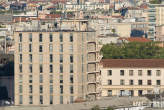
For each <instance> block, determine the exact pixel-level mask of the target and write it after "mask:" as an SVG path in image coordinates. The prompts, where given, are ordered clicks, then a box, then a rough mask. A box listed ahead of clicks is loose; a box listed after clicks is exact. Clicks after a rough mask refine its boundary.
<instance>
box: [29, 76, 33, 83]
mask: <svg viewBox="0 0 164 110" xmlns="http://www.w3.org/2000/svg"><path fill="white" fill-rule="evenodd" d="M29 83H32V75H29Z"/></svg>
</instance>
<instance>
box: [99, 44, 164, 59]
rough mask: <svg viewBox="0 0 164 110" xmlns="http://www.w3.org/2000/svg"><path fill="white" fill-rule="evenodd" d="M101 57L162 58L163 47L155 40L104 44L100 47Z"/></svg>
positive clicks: (163, 54) (163, 56) (163, 55)
mask: <svg viewBox="0 0 164 110" xmlns="http://www.w3.org/2000/svg"><path fill="white" fill-rule="evenodd" d="M101 53H102V54H103V59H152V58H164V48H161V47H159V46H157V45H156V43H155V42H148V43H139V42H130V43H123V44H122V45H117V44H106V45H104V46H103V47H102V49H101Z"/></svg>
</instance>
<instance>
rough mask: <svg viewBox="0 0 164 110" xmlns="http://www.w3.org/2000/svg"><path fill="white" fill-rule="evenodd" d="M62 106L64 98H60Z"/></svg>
mask: <svg viewBox="0 0 164 110" xmlns="http://www.w3.org/2000/svg"><path fill="white" fill-rule="evenodd" d="M60 104H63V96H60Z"/></svg>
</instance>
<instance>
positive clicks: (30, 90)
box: [29, 85, 32, 93]
mask: <svg viewBox="0 0 164 110" xmlns="http://www.w3.org/2000/svg"><path fill="white" fill-rule="evenodd" d="M29 93H32V85H29Z"/></svg>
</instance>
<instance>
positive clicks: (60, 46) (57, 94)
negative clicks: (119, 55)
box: [14, 29, 100, 105]
mask: <svg viewBox="0 0 164 110" xmlns="http://www.w3.org/2000/svg"><path fill="white" fill-rule="evenodd" d="M14 39H15V105H50V104H67V103H73V102H74V101H76V100H78V99H82V100H94V99H96V98H97V97H98V96H99V93H100V87H99V83H98V81H99V78H100V76H99V61H100V57H99V47H98V44H97V38H96V36H95V31H93V30H84V31H74V30H64V31H63V30H60V29H54V30H51V31H50V30H46V31H45V30H40V29H35V30H27V29H24V30H22V29H21V31H15V32H14Z"/></svg>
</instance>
